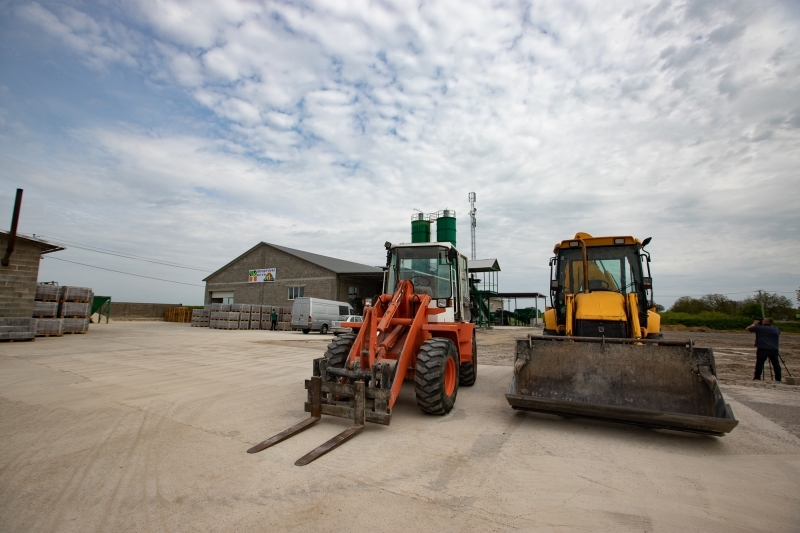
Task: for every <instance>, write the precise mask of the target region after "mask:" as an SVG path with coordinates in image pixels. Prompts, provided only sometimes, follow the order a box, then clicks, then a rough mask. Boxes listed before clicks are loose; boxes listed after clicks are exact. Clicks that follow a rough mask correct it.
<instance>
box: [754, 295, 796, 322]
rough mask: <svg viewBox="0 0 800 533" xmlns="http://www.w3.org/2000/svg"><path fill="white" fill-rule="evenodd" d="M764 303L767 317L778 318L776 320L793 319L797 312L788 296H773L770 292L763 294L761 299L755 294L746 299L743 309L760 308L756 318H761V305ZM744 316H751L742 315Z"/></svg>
mask: <svg viewBox="0 0 800 533" xmlns="http://www.w3.org/2000/svg"><path fill="white" fill-rule="evenodd" d="M762 302H763V303H764V313H765V314H766V316H769V317H772V318H776V319H785V318H791V317H793V316H794V315H795V310H794V308H793V307H792V301H791V300H790V299H789V298H787V297H786V296H781V295H780V294H772V293H769V292H763V293H761V298H760V299H759V296H758V294H754V295H753V296H749V297H747V298H745V299H744V300H743V301H742V303H743V304H744V305H743V309H744V308H745V307H746V308H748V309H754V308H756V307H757V308H758V314H757V316H756V318H761V303H762ZM742 315H743V316H751V315H747V314H744V313H742Z"/></svg>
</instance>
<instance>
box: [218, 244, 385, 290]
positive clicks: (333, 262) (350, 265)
mask: <svg viewBox="0 0 800 533" xmlns="http://www.w3.org/2000/svg"><path fill="white" fill-rule="evenodd" d="M262 245H263V246H271V247H272V248H275V249H276V250H280V251H281V252H284V253H287V254H289V255H293V256H295V257H299V258H300V259H303V260H305V261H308V262H309V263H314V264H315V265H318V266H321V267H322V268H325V269H328V270H330V271H332V272H335V273H336V274H362V275H363V274H379V275H383V270H381V269H380V268H378V267H373V266H369V265H362V264H361V263H354V262H352V261H345V260H344V259H336V258H335V257H328V256H326V255H320V254H314V253H311V252H305V251H303V250H296V249H294V248H289V247H288V246H281V245H279V244H273V243H271V242H264V241H261V242H260V243H258V244H256V245H255V246H253V247H252V248H250V249H249V250H247V251H246V252H245V253H243V254H242V255H240V256H239V257H237V258H236V259H234V260H233V261H230V262H228V263H227V264H225V266H223V267H221V268H219V269H217V270H215V271H214V272H213V273H211V274H209V275H208V276H207V277H205V278H203V281H206V280H207V279H209V278H210V277H212V276H214V275H216V274H217V273H218V272H220V271H222V270H224V269H226V268H227V267H228V266H229V265H231V264H232V263H235V262H236V261H238V260H239V259H240V258H241V257H243V256H245V255H247V254H248V253H250V252H251V251H253V250H254V249H255V248H258V247H259V246H262Z"/></svg>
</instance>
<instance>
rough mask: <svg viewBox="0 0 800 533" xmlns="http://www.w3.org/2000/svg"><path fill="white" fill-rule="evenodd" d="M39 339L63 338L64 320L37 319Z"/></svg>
mask: <svg viewBox="0 0 800 533" xmlns="http://www.w3.org/2000/svg"><path fill="white" fill-rule="evenodd" d="M36 336H37V337H63V336H64V319H63V318H37V319H36Z"/></svg>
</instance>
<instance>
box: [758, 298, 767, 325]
mask: <svg viewBox="0 0 800 533" xmlns="http://www.w3.org/2000/svg"><path fill="white" fill-rule="evenodd" d="M758 301H759V302H760V303H761V320H764V318H766V316H767V315H766V314H765V313H764V299H763V298H762V297H761V291H758Z"/></svg>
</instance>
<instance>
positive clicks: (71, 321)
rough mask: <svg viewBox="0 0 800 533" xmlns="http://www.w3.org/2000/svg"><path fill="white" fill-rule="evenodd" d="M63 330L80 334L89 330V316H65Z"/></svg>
mask: <svg viewBox="0 0 800 533" xmlns="http://www.w3.org/2000/svg"><path fill="white" fill-rule="evenodd" d="M62 320H63V321H64V326H63V332H64V333H69V334H80V333H88V332H89V318H88V317H87V318H64V319H62Z"/></svg>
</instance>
